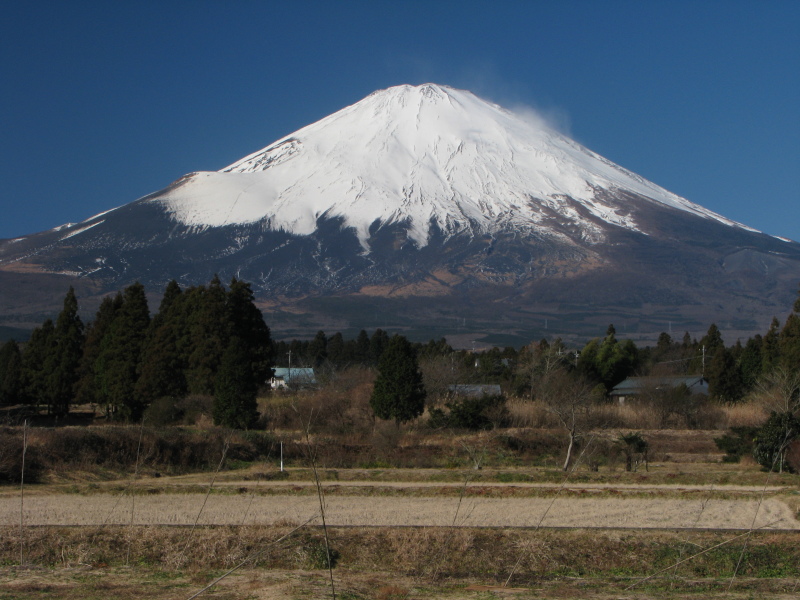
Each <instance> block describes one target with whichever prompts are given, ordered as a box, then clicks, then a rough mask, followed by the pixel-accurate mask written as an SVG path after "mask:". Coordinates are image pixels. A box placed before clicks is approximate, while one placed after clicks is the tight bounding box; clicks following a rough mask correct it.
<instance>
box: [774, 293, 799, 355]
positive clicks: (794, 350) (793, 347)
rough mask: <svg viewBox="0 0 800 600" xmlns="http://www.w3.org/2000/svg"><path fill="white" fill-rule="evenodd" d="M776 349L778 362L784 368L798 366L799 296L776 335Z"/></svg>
mask: <svg viewBox="0 0 800 600" xmlns="http://www.w3.org/2000/svg"><path fill="white" fill-rule="evenodd" d="M778 350H779V352H780V356H779V358H778V364H780V365H781V366H782V367H784V368H786V369H797V368H800V296H798V298H797V300H796V301H795V303H794V311H793V312H792V313H791V314H790V315H789V317H788V318H787V319H786V324H785V325H784V326H783V329H781V333H780V335H779V336H778Z"/></svg>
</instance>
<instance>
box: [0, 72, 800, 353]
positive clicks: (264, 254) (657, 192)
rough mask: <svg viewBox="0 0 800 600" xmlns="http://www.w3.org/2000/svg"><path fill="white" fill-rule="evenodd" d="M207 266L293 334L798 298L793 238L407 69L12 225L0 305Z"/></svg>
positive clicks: (740, 326) (25, 308)
mask: <svg viewBox="0 0 800 600" xmlns="http://www.w3.org/2000/svg"><path fill="white" fill-rule="evenodd" d="M214 273H219V274H220V276H221V277H222V278H223V279H227V278H230V277H232V276H236V277H239V278H241V279H245V280H247V281H250V282H251V283H252V284H253V287H254V290H255V291H256V294H257V297H258V299H259V301H260V302H261V304H262V307H264V308H265V309H266V310H268V311H269V312H268V321H270V324H271V325H272V326H273V327H277V329H278V332H279V333H280V331H281V330H283V331H284V333H286V334H289V333H292V334H297V335H302V334H304V333H309V332H312V333H313V331H316V329H319V328H323V329H328V330H330V331H332V330H334V329H341V330H348V329H353V328H354V329H358V328H361V327H365V328H369V327H378V326H380V327H393V328H394V327H396V328H401V327H402V328H406V329H409V330H410V331H411V332H413V331H414V330H415V329H418V330H419V333H420V335H422V336H423V337H431V335H433V334H448V333H449V334H453V333H455V332H457V331H458V330H459V329H461V330H463V331H462V333H463V334H464V335H466V336H468V337H470V336H471V337H475V336H477V335H480V334H483V335H485V334H487V333H488V334H492V335H493V336H494V337H491V336H490V337H489V338H487V340H488V341H494V342H497V341H502V340H501V337H503V335H506V336H508V335H510V336H511V337H509V338H508V339H507V341H527V340H526V338H527V339H530V336H536V335H540V334H544V333H545V332H544V331H542V330H543V328H544V327H545V326H546V327H547V328H548V331H549V330H552V333H560V332H561V333H575V334H588V335H595V334H597V333H598V331H600V329H599V328H602V327H604V325H605V324H607V323H608V322H611V321H614V322H616V323H623V324H624V329H625V330H626V331H630V332H652V331H655V332H658V331H661V330H665V329H667V327H668V326H672V327H680V328H681V330H683V329H690V330H702V329H704V328H706V327H707V326H708V324H710V323H711V322H717V323H718V325H720V326H721V327H723V328H727V329H729V330H736V331H741V332H756V331H763V330H764V329H765V328H766V325H767V323H768V322H769V320H770V319H771V317H772V316H773V315H774V314H777V315H781V314H783V313H785V312H787V311H788V310H789V307H790V306H791V304H792V302H793V300H794V297H795V292H796V285H797V282H798V281H800V245H799V244H797V243H795V242H790V241H786V240H780V239H777V238H773V237H770V236H767V235H764V234H762V233H759V232H757V231H755V230H753V229H751V228H749V227H746V226H744V225H741V224H739V223H735V222H733V221H731V220H729V219H726V218H724V217H723V216H721V215H718V214H716V213H713V212H711V211H709V210H706V209H704V208H703V207H701V206H699V205H697V204H694V203H692V202H689V201H688V200H686V199H684V198H681V197H679V196H676V195H675V194H672V193H670V192H668V191H666V190H664V189H663V188H660V187H658V186H657V185H655V184H653V183H651V182H649V181H646V180H644V179H643V178H641V177H639V176H637V175H636V174H634V173H631V172H630V171H627V170H626V169H624V168H622V167H619V166H618V165H615V164H614V163H612V162H610V161H608V160H606V159H604V158H603V157H601V156H599V155H597V154H595V153H593V152H591V151H590V150H588V149H586V148H584V147H582V146H581V145H579V144H577V143H575V142H574V141H572V140H570V139H569V138H567V137H565V136H563V135H561V134H559V133H558V132H556V131H554V130H552V129H551V128H549V127H547V126H546V125H545V124H544V123H543V122H541V121H540V120H538V119H537V118H536V117H534V116H531V115H524V116H523V115H519V114H515V113H512V112H509V111H507V110H504V109H503V108H501V107H499V106H497V105H495V104H491V103H489V102H486V101H484V100H482V99H480V98H478V97H476V96H474V95H473V94H471V93H469V92H466V91H461V90H455V89H451V88H447V87H443V86H438V85H432V84H428V85H422V86H418V87H412V86H398V87H394V88H389V89H387V90H381V91H378V92H375V93H374V94H372V95H370V96H368V97H367V98H365V99H363V100H362V101H360V102H358V103H356V104H354V105H352V106H349V107H347V108H344V109H342V110H341V111H339V112H337V113H334V114H332V115H330V116H329V117H326V118H324V119H322V120H321V121H319V122H317V123H314V124H312V125H309V126H307V127H305V128H303V129H300V130H299V131H297V132H295V133H293V134H291V135H289V136H287V137H285V138H283V139H281V140H278V141H277V142H275V143H273V144H271V145H270V146H267V147H266V148H264V149H263V150H260V151H258V152H255V153H253V154H251V155H249V156H247V157H245V158H243V159H241V160H239V161H237V162H235V163H234V164H232V165H230V166H228V167H226V168H224V169H222V170H221V171H218V172H201V173H192V174H189V175H186V176H185V177H183V178H181V179H179V180H178V181H176V182H174V183H173V184H171V185H170V186H169V187H167V188H166V189H164V190H161V191H159V192H156V193H154V194H151V195H149V196H146V197H144V198H141V199H139V200H137V201H135V202H133V203H131V204H127V205H125V206H122V207H120V208H117V209H114V210H111V211H108V212H105V213H102V214H100V215H97V216H95V217H92V218H90V219H88V220H86V221H84V222H82V223H79V224H71V225H65V226H62V227H59V228H56V229H54V230H51V231H46V232H42V233H39V234H34V235H31V236H25V237H22V238H18V239H15V240H5V241H2V242H0V283H4V285H3V286H2V291H0V303H2V304H1V305H0V310H3V311H4V314H5V315H6V322H9V321H10V320H13V319H10V316H12V315H17V318H18V319H20V320H24V319H23V315H24V314H25V313H26V312H28V313H31V312H36V311H40V312H46V311H47V310H49V309H48V306H49V304H48V298H42V302H41V304H40V305H32V304H31V302H30V298H26V297H25V296H26V294H24V293H21V292H20V290H23V289H24V286H23V284H24V283H25V282H27V283H28V284H29V285H30V286H31V288H32V289H35V288H36V287H37V285H38V284H37V283H36V282H37V281H40V280H43V278H44V277H49V279H48V281H52V280H53V277H54V274H61V275H63V276H64V280H65V281H64V286H63V287H64V288H66V286H67V285H68V283H69V282H68V281H67V279H69V280H70V281H74V282H76V283H78V284H79V285H80V286H81V287H80V288H79V289H82V290H83V291H84V292H85V293H86V294H89V295H98V294H102V293H106V292H107V291H111V290H116V289H118V288H119V287H120V286H123V285H126V284H129V283H131V282H133V281H135V280H139V281H142V282H144V283H145V284H146V286H147V287H148V288H149V289H151V290H153V291H156V290H160V289H163V287H164V284H165V283H166V281H168V280H169V279H172V278H175V279H177V280H178V281H179V282H180V283H183V284H187V285H189V284H196V283H205V282H207V281H208V280H209V279H210V278H211V277H212V276H213V274H214ZM11 284H13V285H11ZM21 286H22V287H21ZM59 296H63V291H60V293H59ZM52 300H53V299H52V298H50V299H49V301H50V304H52V306H55V305H57V302H56V303H53V302H52ZM55 300H58V298H56V299H55ZM34 308H35V310H33V309H34ZM34 320H35V319H34ZM468 321H469V325H467V322H468ZM545 324H547V325H545ZM551 324H552V325H551ZM426 334H431V335H426ZM514 336H517V337H516V338H514ZM512 338H513V339H512ZM504 339H505V338H504Z"/></svg>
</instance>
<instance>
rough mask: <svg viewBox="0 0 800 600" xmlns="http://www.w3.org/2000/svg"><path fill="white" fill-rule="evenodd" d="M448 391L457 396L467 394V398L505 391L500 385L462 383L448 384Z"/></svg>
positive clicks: (500, 393) (495, 394) (499, 393)
mask: <svg viewBox="0 0 800 600" xmlns="http://www.w3.org/2000/svg"><path fill="white" fill-rule="evenodd" d="M447 391H448V392H450V393H451V394H453V395H455V396H466V397H467V398H481V397H483V396H500V395H502V393H503V391H502V390H501V389H500V386H499V385H470V384H460V383H459V384H456V385H449V386H447Z"/></svg>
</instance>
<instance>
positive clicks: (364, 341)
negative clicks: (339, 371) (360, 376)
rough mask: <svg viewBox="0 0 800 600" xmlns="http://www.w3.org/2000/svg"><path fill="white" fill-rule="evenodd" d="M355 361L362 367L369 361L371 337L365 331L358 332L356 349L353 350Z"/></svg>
mask: <svg viewBox="0 0 800 600" xmlns="http://www.w3.org/2000/svg"><path fill="white" fill-rule="evenodd" d="M353 359H354V360H355V361H356V362H357V363H359V364H362V365H365V364H367V361H369V335H367V332H366V331H364V330H363V329H362V330H361V331H359V332H358V337H357V338H356V343H355V348H354V349H353Z"/></svg>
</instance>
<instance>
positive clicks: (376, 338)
mask: <svg viewBox="0 0 800 600" xmlns="http://www.w3.org/2000/svg"><path fill="white" fill-rule="evenodd" d="M388 345H389V334H388V333H386V332H385V331H384V330H383V329H376V330H375V333H373V334H372V337H371V338H369V362H370V364H372V365H379V364H380V360H381V355H382V354H383V351H384V350H385V349H386V346H388Z"/></svg>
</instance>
